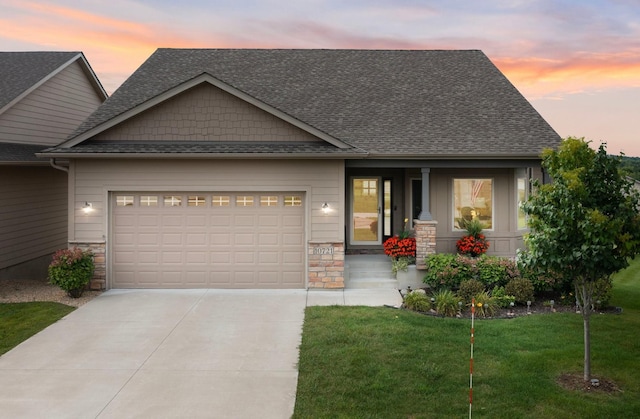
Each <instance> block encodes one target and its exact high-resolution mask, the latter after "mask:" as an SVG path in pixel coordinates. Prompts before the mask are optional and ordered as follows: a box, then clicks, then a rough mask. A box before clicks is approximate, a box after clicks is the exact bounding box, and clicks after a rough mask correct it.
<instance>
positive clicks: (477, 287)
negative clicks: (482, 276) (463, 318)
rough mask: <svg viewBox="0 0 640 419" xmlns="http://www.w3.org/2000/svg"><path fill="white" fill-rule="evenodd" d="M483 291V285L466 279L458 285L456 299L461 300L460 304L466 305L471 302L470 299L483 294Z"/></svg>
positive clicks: (475, 280) (474, 280)
mask: <svg viewBox="0 0 640 419" xmlns="http://www.w3.org/2000/svg"><path fill="white" fill-rule="evenodd" d="M484 290H485V288H484V284H483V283H482V282H480V281H478V280H477V279H467V280H465V281H462V282H461V283H460V289H458V297H460V299H462V302H464V303H466V304H468V303H470V302H471V298H472V297H473V296H474V295H476V294H479V293H481V292H483V291H484Z"/></svg>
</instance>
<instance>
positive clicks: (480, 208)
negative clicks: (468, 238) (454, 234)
mask: <svg viewBox="0 0 640 419" xmlns="http://www.w3.org/2000/svg"><path fill="white" fill-rule="evenodd" d="M453 200H454V203H453V228H454V230H464V222H465V221H470V220H473V219H477V220H480V222H482V225H483V228H485V229H487V230H491V229H493V179H454V180H453Z"/></svg>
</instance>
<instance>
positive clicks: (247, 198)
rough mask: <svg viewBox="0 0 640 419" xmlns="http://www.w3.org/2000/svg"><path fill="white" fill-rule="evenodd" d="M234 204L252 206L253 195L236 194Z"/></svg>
mask: <svg viewBox="0 0 640 419" xmlns="http://www.w3.org/2000/svg"><path fill="white" fill-rule="evenodd" d="M236 206H238V207H252V206H253V196H251V195H238V196H236Z"/></svg>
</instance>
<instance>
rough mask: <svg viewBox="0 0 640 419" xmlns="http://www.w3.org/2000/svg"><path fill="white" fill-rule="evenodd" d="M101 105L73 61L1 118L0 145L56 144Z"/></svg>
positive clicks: (99, 97)
mask: <svg viewBox="0 0 640 419" xmlns="http://www.w3.org/2000/svg"><path fill="white" fill-rule="evenodd" d="M102 101H103V97H101V96H99V95H98V93H97V92H96V90H95V88H94V86H93V85H92V84H91V82H90V81H89V79H88V78H87V76H86V74H85V72H84V71H83V69H82V67H81V65H80V64H79V62H78V60H76V61H75V62H73V63H71V64H69V65H68V66H67V67H65V68H64V69H63V70H62V71H60V72H59V73H57V74H55V75H54V76H53V77H51V78H50V79H48V80H47V81H45V82H44V83H43V84H42V85H40V86H38V87H37V88H36V89H35V90H33V91H32V92H30V93H28V94H27V95H26V96H25V97H24V98H22V99H21V100H19V101H18V102H17V103H15V104H13V105H12V106H10V107H9V108H7V109H6V110H5V111H4V112H3V113H1V114H0V142H7V143H16V144H39V145H56V144H59V143H60V142H62V141H63V140H64V139H65V138H66V137H67V136H68V135H69V134H70V133H71V132H72V131H73V130H74V129H75V128H76V127H77V126H78V125H80V124H81V123H82V121H84V120H85V119H86V118H87V117H88V116H89V115H90V114H91V113H92V112H93V111H94V110H95V109H96V108H98V106H100V104H101V103H102Z"/></svg>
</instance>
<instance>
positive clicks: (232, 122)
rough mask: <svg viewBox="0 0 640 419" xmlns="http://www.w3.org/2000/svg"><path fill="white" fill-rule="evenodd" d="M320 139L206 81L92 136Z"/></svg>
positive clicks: (120, 138)
mask: <svg viewBox="0 0 640 419" xmlns="http://www.w3.org/2000/svg"><path fill="white" fill-rule="evenodd" d="M101 140H108V141H148V140H154V141H204V140H206V141H278V142H280V141H311V142H316V141H321V140H319V139H318V138H316V137H314V136H312V135H311V134H309V133H307V132H305V131H303V130H301V129H300V128H297V127H295V126H293V125H291V124H288V123H287V122H285V121H283V120H281V119H279V118H276V117H275V116H273V115H271V114H269V113H268V112H266V111H263V110H262V109H259V108H257V107H255V106H254V105H251V104H250V103H247V102H245V101H243V100H241V99H238V98H237V97H235V96H233V95H231V94H229V93H227V92H225V91H223V90H220V89H218V88H217V87H214V86H211V85H210V84H208V83H204V84H203V85H200V86H197V87H195V88H192V89H190V90H187V91H186V92H183V93H181V94H178V95H177V96H175V97H173V98H171V99H169V100H167V101H165V102H163V103H162V104H160V105H158V106H156V107H153V108H151V109H150V110H148V111H146V112H143V113H141V114H140V115H137V116H135V117H132V118H131V119H129V120H128V121H126V122H125V123H123V124H120V125H118V126H116V127H114V128H111V129H109V130H107V131H105V132H104V133H102V134H99V135H97V136H95V137H94V138H93V140H92V141H101Z"/></svg>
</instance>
